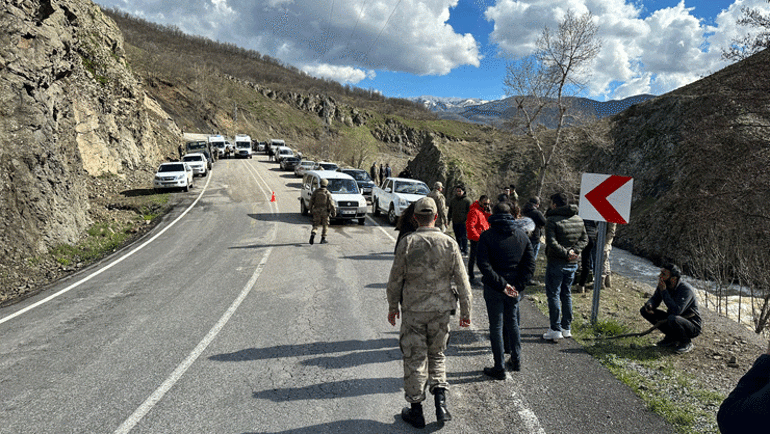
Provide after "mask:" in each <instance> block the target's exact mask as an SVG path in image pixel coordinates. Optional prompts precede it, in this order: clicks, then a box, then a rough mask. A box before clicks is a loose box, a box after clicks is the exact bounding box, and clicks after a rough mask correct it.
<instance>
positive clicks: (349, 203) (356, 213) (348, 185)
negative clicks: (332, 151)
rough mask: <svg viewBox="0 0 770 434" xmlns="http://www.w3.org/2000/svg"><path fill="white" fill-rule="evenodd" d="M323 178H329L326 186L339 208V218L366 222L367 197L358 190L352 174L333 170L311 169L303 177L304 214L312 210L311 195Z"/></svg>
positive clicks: (302, 198) (301, 200)
mask: <svg viewBox="0 0 770 434" xmlns="http://www.w3.org/2000/svg"><path fill="white" fill-rule="evenodd" d="M321 179H327V180H328V181H329V185H328V186H327V187H326V188H327V189H328V190H329V193H331V194H332V200H333V201H334V207H335V208H336V209H337V215H336V216H334V218H335V219H338V220H350V219H358V224H359V225H363V224H366V212H367V210H368V205H367V203H366V199H365V198H364V197H363V196H361V193H360V192H359V191H358V185H357V184H356V180H355V179H353V178H352V177H351V176H350V175H346V174H344V173H342V172H336V171H331V170H309V171H307V172H306V173H305V176H304V177H303V178H302V191H301V192H300V197H299V203H300V206H299V207H300V212H301V213H302V215H307V214H308V212H309V211H310V196H311V195H312V194H313V192H314V191H315V190H316V189H317V188H318V187H319V186H320V185H321Z"/></svg>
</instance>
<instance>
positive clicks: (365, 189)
mask: <svg viewBox="0 0 770 434" xmlns="http://www.w3.org/2000/svg"><path fill="white" fill-rule="evenodd" d="M339 171H340V172H342V173H346V174H348V175H350V176H352V177H353V179H355V180H356V184H358V189H359V190H361V194H362V195H363V196H364V197H365V198H366V201H367V202H371V201H372V188H374V182H373V181H372V178H371V176H369V172H367V171H366V170H362V169H339Z"/></svg>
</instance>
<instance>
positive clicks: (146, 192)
mask: <svg viewBox="0 0 770 434" xmlns="http://www.w3.org/2000/svg"><path fill="white" fill-rule="evenodd" d="M180 190H181V189H180ZM120 194H122V195H123V196H125V197H138V196H151V195H153V194H158V192H157V191H155V189H154V188H135V189H133V190H124V191H121V192H120Z"/></svg>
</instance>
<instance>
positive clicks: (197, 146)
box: [185, 140, 217, 170]
mask: <svg viewBox="0 0 770 434" xmlns="http://www.w3.org/2000/svg"><path fill="white" fill-rule="evenodd" d="M185 150H186V151H185V152H186V154H194V153H196V152H199V153H201V154H203V156H204V157H206V167H207V168H208V170H211V169H212V168H213V167H214V159H213V158H212V157H211V154H212V153H213V152H217V150H216V148H214V147H213V146H211V143H209V142H208V141H206V140H198V141H194V142H187V144H186V145H185Z"/></svg>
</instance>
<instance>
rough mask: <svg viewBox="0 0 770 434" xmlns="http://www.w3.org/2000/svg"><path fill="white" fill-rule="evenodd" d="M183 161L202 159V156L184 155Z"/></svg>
mask: <svg viewBox="0 0 770 434" xmlns="http://www.w3.org/2000/svg"><path fill="white" fill-rule="evenodd" d="M184 161H203V157H202V156H200V155H185V156H184Z"/></svg>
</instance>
